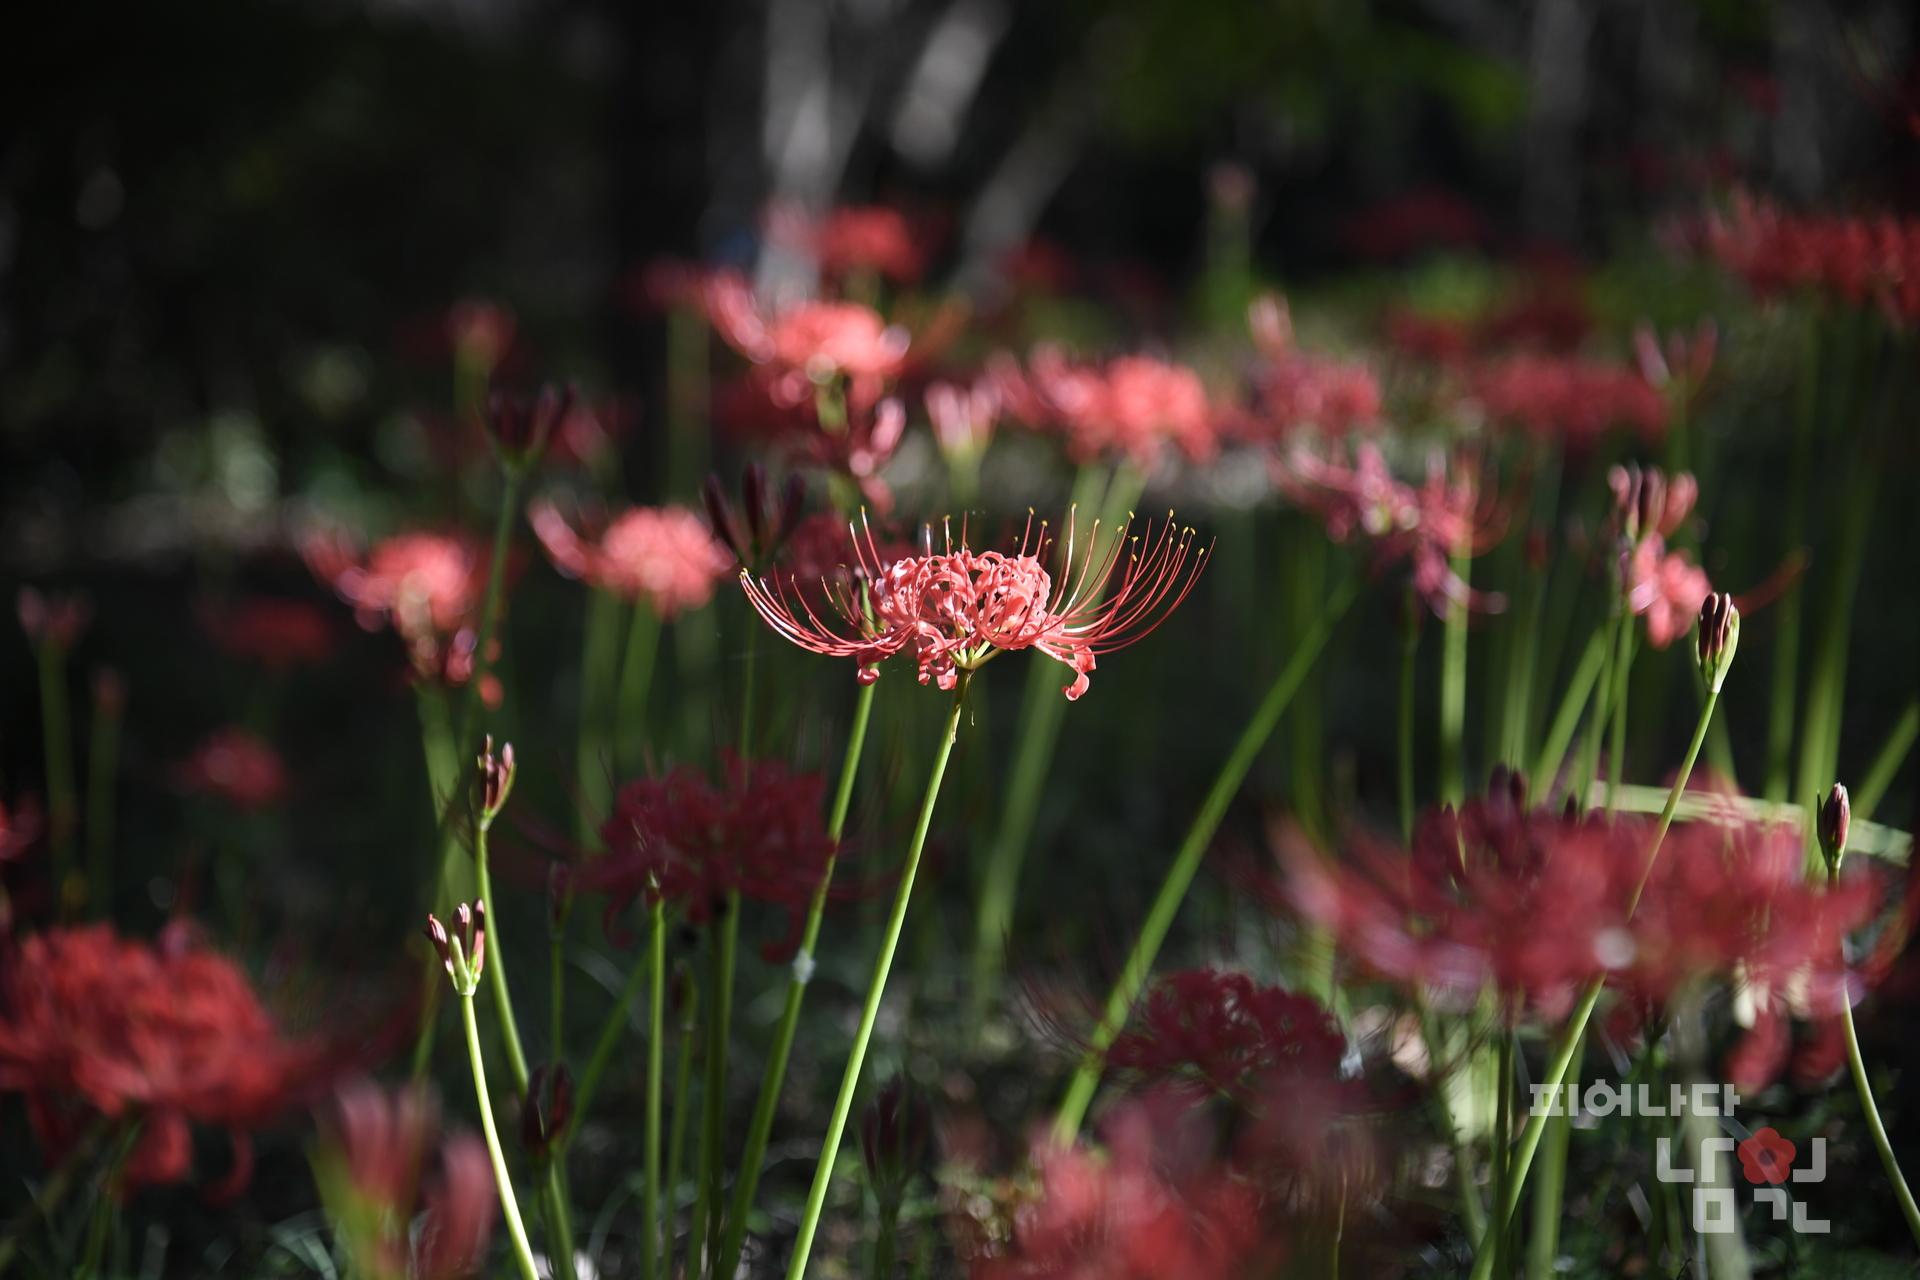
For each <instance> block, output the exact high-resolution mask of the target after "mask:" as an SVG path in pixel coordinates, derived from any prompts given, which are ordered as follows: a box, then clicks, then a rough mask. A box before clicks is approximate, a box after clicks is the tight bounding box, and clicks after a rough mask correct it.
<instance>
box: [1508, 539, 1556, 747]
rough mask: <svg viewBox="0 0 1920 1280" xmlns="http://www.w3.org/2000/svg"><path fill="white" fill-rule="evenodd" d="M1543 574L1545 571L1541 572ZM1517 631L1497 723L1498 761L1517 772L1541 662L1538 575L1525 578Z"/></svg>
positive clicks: (1543, 590) (1541, 600)
mask: <svg viewBox="0 0 1920 1280" xmlns="http://www.w3.org/2000/svg"><path fill="white" fill-rule="evenodd" d="M1542 572H1543V573H1544V570H1542ZM1526 584H1527V585H1526V586H1525V588H1524V590H1523V592H1522V595H1523V597H1524V604H1523V605H1522V607H1521V610H1520V631H1519V634H1518V635H1517V636H1515V637H1514V641H1513V645H1512V654H1511V656H1510V660H1509V662H1508V663H1507V694H1506V700H1505V703H1504V704H1503V706H1502V708H1501V710H1502V713H1503V714H1502V716H1501V721H1500V760H1501V763H1503V764H1505V765H1506V766H1507V767H1508V768H1512V769H1518V768H1521V767H1522V766H1524V765H1525V764H1526V762H1527V737H1528V734H1527V726H1528V725H1530V724H1531V723H1532V722H1533V679H1534V670H1535V668H1536V667H1537V666H1538V665H1539V660H1540V614H1541V612H1542V610H1543V609H1544V608H1545V607H1546V598H1547V592H1546V588H1545V586H1544V585H1543V584H1542V583H1541V582H1540V581H1539V575H1538V574H1531V573H1530V574H1528V575H1526Z"/></svg>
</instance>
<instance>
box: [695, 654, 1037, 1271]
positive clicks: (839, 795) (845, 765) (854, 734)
mask: <svg viewBox="0 0 1920 1280" xmlns="http://www.w3.org/2000/svg"><path fill="white" fill-rule="evenodd" d="M1033 666H1034V668H1035V669H1040V668H1042V666H1043V664H1041V663H1038V662H1036V663H1034V664H1033ZM1048 679H1049V680H1051V679H1053V677H1052V676H1051V675H1049V676H1048ZM875 688H876V686H875V685H871V684H866V685H861V686H860V691H859V692H858V693H857V694H856V695H855V696H854V703H853V725H852V728H851V729H850V730H849V731H848V734H847V751H846V755H845V757H844V758H843V759H842V760H841V763H840V782H839V786H838V787H837V788H836V790H835V791H834V794H833V812H832V813H831V814H830V815H829V816H828V819H827V837H828V839H830V840H832V841H833V842H834V846H835V848H836V850H837V849H838V846H839V842H840V835H841V832H843V831H845V830H846V825H847V811H848V809H849V808H850V807H851V805H852V802H853V784H854V780H855V779H856V778H858V777H859V774H860V757H861V753H862V752H863V751H864V750H865V747H866V741H867V723H868V721H869V720H870V719H871V718H872V715H873V694H874V689H875ZM1023 746H1024V742H1023ZM833 871H834V859H833V858H829V859H828V861H827V865H826V868H825V870H824V871H823V872H822V873H821V877H820V884H819V885H818V886H817V887H816V888H815V889H814V891H813V899H812V901H811V902H809V903H808V904H807V919H806V923H805V924H804V925H803V926H802V928H801V933H800V950H799V951H798V952H797V953H795V955H794V962H793V963H794V968H793V973H792V976H791V977H789V978H788V980H787V1002H786V1005H785V1007H784V1008H782V1009H781V1011H780V1023H779V1025H778V1026H777V1027H775V1029H774V1033H773V1046H772V1048H771V1049H770V1050H769V1051H768V1054H767V1066H766V1071H765V1073H764V1074H763V1075H762V1076H761V1079H760V1097H759V1099H758V1100H757V1101H756V1102H755V1103H754V1106H753V1119H752V1121H751V1122H750V1123H749V1124H748V1125H747V1145H746V1148H745V1150H744V1152H743V1153H742V1154H741V1157H740V1169H739V1172H738V1173H737V1174H736V1175H735V1177H734V1184H733V1203H732V1205H731V1206H730V1208H729V1210H728V1212H727V1229H726V1234H725V1236H724V1237H723V1238H722V1240H721V1243H720V1265H719V1267H718V1268H717V1269H716V1271H715V1274H716V1275H721V1276H731V1275H733V1273H734V1272H735V1271H736V1270H738V1268H739V1263H740V1250H741V1248H742V1247H743V1246H744V1245H745V1243H746V1238H747V1218H748V1216H749V1215H750V1214H751V1213H752V1211H753V1197H754V1193H755V1192H756V1191H757V1190H758V1189H759V1186H760V1172H761V1162H762V1161H763V1160H764V1159H765V1157H766V1153H767V1140H768V1139H769V1138H770V1137H771V1136H772V1134H773V1117H774V1112H775V1111H776V1110H777V1109H778V1108H779V1105H780V1090H781V1088H782V1086H783V1085H784V1084H785V1083H786V1078H787V1063H788V1060H789V1059H790V1058H791V1057H792V1054H793V1039H794V1035H795V1033H796V1032H797V1031H798V1030H799V1027H800V1006H801V1003H802V1002H803V1001H805V999H806V996H807V985H808V982H809V980H810V979H811V978H812V976H813V953H814V949H815V948H816V947H817V946H818V945H819V943H820V922H821V920H822V919H823V918H824V916H825V915H826V909H827V891H828V890H829V889H830V888H831V887H832V885H833Z"/></svg>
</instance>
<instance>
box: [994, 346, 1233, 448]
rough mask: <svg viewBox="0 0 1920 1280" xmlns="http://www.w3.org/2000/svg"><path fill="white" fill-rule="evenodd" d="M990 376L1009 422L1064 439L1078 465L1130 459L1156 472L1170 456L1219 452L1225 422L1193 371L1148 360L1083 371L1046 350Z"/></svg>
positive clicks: (1135, 358) (1126, 359) (1001, 361)
mask: <svg viewBox="0 0 1920 1280" xmlns="http://www.w3.org/2000/svg"><path fill="white" fill-rule="evenodd" d="M990 372H991V374H992V378H993V385H994V388H995V390H996V391H997V392H998V394H999V397H1000V403H1001V404H1002V405H1003V406H1004V407H1005V409H1006V411H1007V413H1008V415H1009V416H1011V417H1012V418H1014V419H1015V420H1017V421H1019V422H1021V423H1024V424H1025V425H1026V426H1029V427H1032V428H1036V429H1039V430H1045V431H1057V432H1059V433H1060V434H1061V435H1062V436H1063V437H1064V439H1065V441H1066V447H1067V453H1068V455H1069V456H1070V457H1072V458H1073V459H1074V461H1076V462H1088V461H1092V460H1094V459H1096V458H1107V457H1113V458H1125V459H1128V460H1129V461H1131V462H1133V463H1134V464H1135V465H1136V466H1138V467H1140V468H1141V469H1142V470H1148V469H1151V468H1153V467H1155V466H1156V465H1158V463H1159V462H1160V460H1161V456H1162V454H1163V453H1164V452H1165V451H1166V450H1167V449H1168V448H1174V449H1177V450H1178V451H1179V452H1180V453H1181V454H1183V455H1184V456H1186V457H1187V458H1188V459H1190V460H1192V461H1195V462H1205V461H1207V460H1209V459H1211V458H1212V457H1214V455H1215V454H1217V453H1218V452H1219V449H1220V439H1219V423H1218V417H1219V415H1218V414H1217V413H1216V412H1215V410H1214V407H1213V405H1212V403H1211V402H1210V401H1209V400H1208V398H1207V389H1206V387H1205V385H1203V384H1202V383H1201V381H1200V377H1199V375H1198V374H1196V373H1194V371H1193V370H1191V369H1189V368H1187V367H1186V366H1185V365H1178V364H1169V363H1167V362H1166V361H1164V360H1157V359H1155V358H1154V357H1152V356H1146V355H1130V356H1121V357H1119V358H1118V359H1115V360H1111V361H1109V362H1108V363H1107V364H1105V365H1091V364H1076V363H1074V362H1072V361H1070V360H1068V359H1067V357H1066V356H1065V355H1064V354H1063V353H1062V352H1061V351H1060V350H1059V348H1057V347H1052V346H1041V347H1036V348H1035V349H1034V351H1033V353H1032V354H1031V355H1030V356H1029V357H1028V359H1027V364H1026V367H1025V368H1024V369H1023V368H1021V367H1020V365H1019V363H1018V362H1017V361H1015V360H1014V359H1013V358H1012V357H1010V356H1004V355H1003V356H1000V357H998V358H996V359H995V360H994V361H993V362H992V364H991V366H990Z"/></svg>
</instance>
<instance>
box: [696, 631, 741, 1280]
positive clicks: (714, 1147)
mask: <svg viewBox="0 0 1920 1280" xmlns="http://www.w3.org/2000/svg"><path fill="white" fill-rule="evenodd" d="M747 658H748V667H747V670H748V672H749V677H751V672H752V670H753V667H752V658H753V651H752V649H748V651H747ZM751 699H752V682H751V678H749V681H748V701H749V703H751ZM743 723H744V717H743ZM750 727H751V726H750V725H745V726H744V727H743V730H742V732H745V729H746V728H750ZM718 924H719V933H718V935H717V936H716V937H715V938H714V939H713V941H714V950H713V964H714V968H713V974H712V981H713V1000H712V1007H711V1008H710V1009H709V1011H708V1017H707V1062H706V1067H707V1081H706V1092H705V1093H704V1094H703V1095H702V1101H703V1102H704V1103H705V1104H706V1114H705V1117H704V1121H703V1128H702V1130H701V1135H700V1148H701V1158H702V1159H703V1160H704V1161H706V1165H707V1173H706V1179H705V1183H706V1185H705V1186H704V1187H703V1188H702V1189H701V1192H700V1195H701V1198H702V1199H703V1200H705V1201H706V1211H705V1213H704V1215H703V1214H702V1212H701V1210H700V1208H699V1207H698V1206H697V1202H696V1208H695V1210H694V1221H695V1222H696V1223H698V1222H700V1221H701V1219H702V1217H703V1216H704V1218H705V1222H706V1237H707V1240H706V1256H707V1259H708V1263H709V1265H710V1266H711V1265H713V1264H715V1263H717V1262H718V1260H719V1257H720V1226H721V1219H722V1217H723V1214H722V1212H721V1207H722V1205H723V1204H724V1203H725V1196H726V1150H725V1138H726V1114H727V1111H726V1107H727V1040H728V1037H729V1035H730V1034H731V1032H732V1029H733V1028H732V1022H733V974H734V959H735V956H736V955H737V953H738V952H739V949H740V891H739V890H737V889H736V890H734V891H733V892H732V893H729V894H728V895H727V905H726V915H725V917H724V918H723V919H721V920H720V921H718ZM713 1274H715V1275H718V1274H719V1272H718V1271H717V1270H715V1271H714V1272H713Z"/></svg>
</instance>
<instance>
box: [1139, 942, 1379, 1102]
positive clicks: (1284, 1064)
mask: <svg viewBox="0 0 1920 1280" xmlns="http://www.w3.org/2000/svg"><path fill="white" fill-rule="evenodd" d="M1133 1017H1134V1020H1133V1024H1132V1025H1131V1026H1130V1027H1129V1028H1128V1029H1127V1030H1126V1031H1125V1032H1123V1033H1122V1034H1121V1035H1120V1036H1118V1037H1117V1038H1116V1039H1115V1040H1114V1042H1113V1045H1112V1047H1111V1048H1110V1049H1109V1050H1108V1051H1107V1061H1108V1062H1109V1063H1110V1064H1111V1065H1112V1066H1113V1067H1115V1068H1117V1069H1119V1070H1121V1071H1125V1072H1132V1073H1136V1074H1139V1075H1142V1076H1146V1077H1148V1078H1151V1079H1174V1080H1179V1081H1185V1082H1188V1083H1191V1084H1195V1085H1198V1086H1199V1087H1201V1088H1203V1089H1206V1090H1210V1091H1213V1092H1217V1093H1223V1094H1228V1095H1232V1096H1236V1097H1245V1096H1247V1095H1248V1094H1249V1092H1250V1091H1251V1090H1253V1089H1254V1088H1255V1087H1256V1086H1260V1087H1262V1088H1266V1087H1270V1086H1272V1085H1273V1084H1274V1083H1275V1082H1276V1081H1277V1080H1279V1079H1281V1078H1300V1077H1312V1078H1317V1079H1321V1080H1333V1079H1335V1078H1337V1077H1338V1075H1339V1072H1340V1062H1341V1059H1342V1057H1343V1056H1344V1054H1345V1052H1346V1040H1345V1037H1343V1036H1342V1035H1341V1034H1340V1029H1339V1027H1338V1025H1337V1024H1335V1022H1334V1020H1333V1018H1332V1017H1331V1016H1330V1015H1329V1014H1328V1013H1327V1011H1326V1010H1325V1009H1323V1008H1321V1007H1320V1005H1319V1004H1318V1003H1317V1002H1315V1001H1314V1000H1313V999H1312V998H1311V997H1308V996H1303V995H1296V994H1294V993H1293V992H1291V991H1287V990H1284V989H1283V988H1280V987H1262V986H1260V985H1258V984H1257V983H1255V982H1254V980H1253V979H1252V978H1250V977H1248V976H1247V975H1246V974H1244V973H1231V972H1225V971H1222V970H1218V969H1190V970H1186V971H1184V972H1180V973H1174V974H1170V975H1168V976H1167V977H1165V978H1162V979H1161V980H1160V981H1159V982H1158V983H1157V984H1156V985H1155V986H1154V988H1153V989H1152V990H1151V991H1149V992H1148V993H1147V996H1146V998H1145V999H1144V1000H1143V1001H1142V1002H1141V1004H1140V1007H1139V1008H1138V1009H1136V1010H1135V1012H1134V1015H1133Z"/></svg>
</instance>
